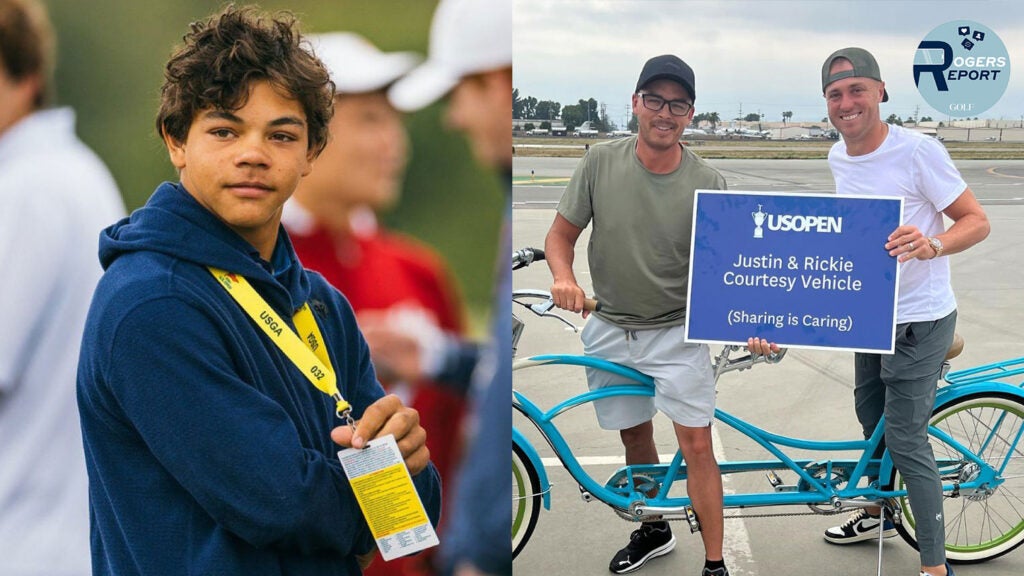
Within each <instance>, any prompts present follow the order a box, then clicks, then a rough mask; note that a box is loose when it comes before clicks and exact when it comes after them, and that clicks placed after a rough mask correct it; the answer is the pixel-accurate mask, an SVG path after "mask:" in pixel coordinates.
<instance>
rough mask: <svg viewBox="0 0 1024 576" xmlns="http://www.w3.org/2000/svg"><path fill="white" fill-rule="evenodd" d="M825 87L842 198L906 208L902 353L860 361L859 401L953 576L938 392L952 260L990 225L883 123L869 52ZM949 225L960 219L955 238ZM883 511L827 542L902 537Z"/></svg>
mask: <svg viewBox="0 0 1024 576" xmlns="http://www.w3.org/2000/svg"><path fill="white" fill-rule="evenodd" d="M821 89H822V92H823V93H824V96H825V101H826V102H827V104H828V116H829V119H830V120H831V121H832V124H833V125H834V126H835V127H836V129H837V130H838V131H839V133H840V134H842V136H843V139H842V140H840V141H839V142H836V144H835V145H834V146H832V150H831V151H829V155H828V163H829V167H830V168H831V169H832V175H833V176H834V177H835V180H836V192H837V193H839V194H858V195H886V196H896V195H898V196H902V197H903V198H904V209H903V224H902V225H900V226H899V227H898V228H896V229H895V230H894V231H893V232H892V234H890V235H889V237H888V238H886V239H885V249H886V250H888V251H889V255H890V256H893V257H895V258H897V259H898V261H899V263H900V266H901V269H900V285H899V299H898V301H897V305H896V344H895V353H893V354H865V353H858V354H856V355H855V357H854V368H855V387H854V399H855V404H856V411H857V419H858V420H859V421H860V423H861V426H862V427H863V430H864V436H865V438H866V437H868V436H870V434H871V432H872V431H873V430H874V429H875V425H876V424H877V423H878V420H879V419H880V418H881V416H882V414H885V445H886V446H887V447H888V449H889V453H890V454H891V455H892V459H893V463H894V464H895V465H896V467H897V468H898V469H899V471H900V474H901V475H902V476H903V478H904V479H905V480H906V485H907V493H908V495H909V498H910V500H911V502H912V503H913V505H914V518H915V520H916V524H915V535H916V537H917V542H918V546H919V549H920V552H921V576H946V574H950V575H952V574H953V570H952V568H950V566H949V564H948V563H946V558H945V541H944V524H943V519H942V513H943V510H942V501H943V497H942V486H941V483H940V480H939V474H938V470H937V467H936V464H935V456H934V454H933V452H932V449H931V445H930V444H929V442H928V419H929V417H930V416H931V407H932V405H933V404H934V402H935V390H936V382H937V381H938V379H939V371H940V369H941V366H942V362H943V359H944V358H945V355H946V352H947V350H948V349H949V347H950V344H951V343H952V340H953V330H954V328H955V326H956V299H955V298H954V296H953V289H952V286H951V285H950V274H949V260H948V259H947V258H944V256H946V255H949V254H955V253H957V252H963V251H964V250H966V249H968V248H970V247H971V246H973V245H975V244H977V243H978V242H980V241H982V240H984V239H985V237H986V236H987V235H988V232H989V223H988V219H987V217H986V216H985V212H984V210H982V208H981V205H980V204H979V203H978V201H977V199H975V197H974V193H973V192H971V189H970V188H969V187H968V186H967V184H966V183H965V182H964V180H963V178H962V177H961V176H960V172H959V171H958V170H957V169H956V167H955V166H954V165H953V162H952V161H951V160H950V158H949V154H948V153H947V152H946V149H945V148H944V147H943V146H942V144H941V143H939V141H938V140H936V139H934V138H931V137H929V136H925V135H923V134H920V133H918V132H914V131H911V130H905V129H904V128H902V127H900V126H894V125H890V124H885V123H884V122H882V120H881V113H880V112H879V104H880V103H882V102H886V101H888V100H889V94H888V93H887V92H886V90H885V83H884V82H883V81H882V76H881V73H880V71H879V68H878V62H876V61H875V58H874V57H873V56H872V55H871V54H870V53H869V52H868V51H866V50H864V49H862V48H843V49H842V50H837V51H836V52H833V53H832V54H831V55H830V56H829V57H828V58H827V59H825V63H824V65H823V66H822V68H821ZM943 215H946V216H948V217H949V219H950V220H952V221H953V225H952V226H950V227H949V229H948V230H947V229H946V228H945V225H944V222H943ZM760 351H762V352H767V348H766V347H765V348H762V349H761V350H760ZM879 512H880V511H879V509H877V508H874V509H861V510H858V511H857V512H855V513H854V514H853V515H852V516H851V517H850V519H849V520H848V521H847V522H846V523H844V524H842V525H840V526H836V527H833V528H829V529H828V530H826V531H825V540H826V541H828V542H831V543H833V544H849V543H852V542H860V541H863V540H870V539H872V538H875V537H877V535H878V523H879V522H880V521H882V522H885V524H886V526H885V527H884V531H883V536H884V537H889V536H894V535H895V534H896V530H895V528H894V527H893V526H892V524H891V522H890V521H889V520H888V519H884V520H880V519H879Z"/></svg>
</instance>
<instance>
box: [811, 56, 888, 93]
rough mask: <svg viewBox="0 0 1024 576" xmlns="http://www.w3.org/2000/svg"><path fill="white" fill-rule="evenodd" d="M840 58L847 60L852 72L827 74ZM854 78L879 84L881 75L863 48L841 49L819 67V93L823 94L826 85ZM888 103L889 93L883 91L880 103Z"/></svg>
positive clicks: (873, 60) (871, 57)
mask: <svg viewBox="0 0 1024 576" xmlns="http://www.w3.org/2000/svg"><path fill="white" fill-rule="evenodd" d="M840 58H843V59H846V60H849V61H850V64H852V65H853V70H843V71H842V72H836V73H835V74H829V73H828V72H829V70H831V69H832V64H833V63H834V62H835V61H836V60H838V59H840ZM854 77H858V78H871V79H872V80H878V81H879V82H881V81H882V73H881V72H880V71H879V70H878V62H876V61H875V57H874V56H872V55H871V53H870V52H868V51H867V50H865V49H863V48H843V49H842V50H836V51H835V52H833V53H832V55H831V56H829V57H828V58H826V59H825V64H824V65H823V66H822V67H821V93H822V94H824V93H825V89H826V88H828V85H829V84H831V83H833V82H835V81H836V80H842V79H843V78H854ZM888 101H889V92H888V91H887V90H885V89H883V90H882V102H888Z"/></svg>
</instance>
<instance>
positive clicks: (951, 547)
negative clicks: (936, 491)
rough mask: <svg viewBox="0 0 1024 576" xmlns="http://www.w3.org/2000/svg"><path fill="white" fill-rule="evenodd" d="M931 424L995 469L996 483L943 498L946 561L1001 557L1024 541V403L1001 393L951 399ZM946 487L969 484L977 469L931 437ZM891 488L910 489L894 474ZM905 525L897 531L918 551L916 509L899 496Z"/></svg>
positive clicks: (964, 561) (937, 408)
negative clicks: (1023, 432) (1023, 433)
mask: <svg viewBox="0 0 1024 576" xmlns="http://www.w3.org/2000/svg"><path fill="white" fill-rule="evenodd" d="M931 425H932V426H934V427H936V428H938V429H939V430H942V431H943V432H944V433H946V434H948V435H949V436H950V437H952V438H953V439H954V440H956V441H957V442H959V443H960V444H962V445H963V446H964V447H965V448H966V449H968V450H970V451H971V452H972V453H974V454H975V455H977V456H978V457H979V459H981V460H982V461H984V462H985V463H986V464H988V465H989V466H991V467H992V468H994V469H995V470H996V471H997V477H996V478H997V479H996V482H995V483H994V485H991V486H984V487H980V488H977V489H974V490H966V489H962V490H960V491H959V494H953V493H951V492H950V491H947V492H946V493H945V494H944V498H943V506H942V507H943V512H942V513H943V517H944V519H945V533H946V557H947V558H948V559H949V561H950V562H954V563H963V564H969V563H976V562H984V561H986V560H991V559H992V558H996V557H998V556H1002V555H1003V554H1006V553H1007V552H1009V551H1011V550H1013V549H1014V548H1016V547H1018V546H1020V545H1021V544H1022V543H1024V446H1022V443H1024V437H1022V428H1024V401H1022V399H1021V398H1020V397H1018V396H1014V395H1010V394H1002V393H985V392H982V393H978V394H974V395H971V396H965V397H962V398H956V399H954V400H950V401H949V402H946V403H944V404H942V405H940V406H938V407H936V408H935V410H934V411H933V413H932V419H931ZM930 440H931V444H932V449H933V451H934V452H935V460H936V462H937V463H938V466H939V474H940V476H941V477H942V483H943V484H944V485H949V484H954V483H963V482H969V481H971V480H973V479H974V478H976V477H977V474H978V465H977V464H975V463H973V462H971V461H970V460H968V459H967V458H965V457H964V456H963V454H962V452H960V451H959V450H957V449H955V448H953V447H952V446H950V445H949V444H948V443H946V442H943V441H941V440H939V439H938V438H935V437H934V436H930ZM891 480H892V486H893V487H895V488H897V489H906V486H905V483H904V479H903V477H902V476H901V474H900V473H899V471H898V470H896V471H895V472H894V474H893V477H892V479H891ZM899 504H900V506H901V507H902V509H903V518H902V522H900V523H897V525H896V528H897V530H898V531H899V533H900V535H901V536H903V539H904V540H906V541H907V542H908V543H910V545H912V546H914V547H915V548H917V538H916V536H915V528H916V526H917V518H916V516H915V514H914V505H913V502H911V501H910V499H909V498H907V497H906V496H904V497H902V498H899Z"/></svg>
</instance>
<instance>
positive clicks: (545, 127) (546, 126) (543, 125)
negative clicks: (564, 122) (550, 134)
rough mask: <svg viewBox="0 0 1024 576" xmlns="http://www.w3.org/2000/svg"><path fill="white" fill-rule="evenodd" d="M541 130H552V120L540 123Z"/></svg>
mask: <svg viewBox="0 0 1024 576" xmlns="http://www.w3.org/2000/svg"><path fill="white" fill-rule="evenodd" d="M540 127H541V130H551V122H548V121H547V120H545V121H543V122H541V123H540Z"/></svg>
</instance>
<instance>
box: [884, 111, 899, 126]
mask: <svg viewBox="0 0 1024 576" xmlns="http://www.w3.org/2000/svg"><path fill="white" fill-rule="evenodd" d="M885 123H886V124H895V125H897V126H903V121H902V120H900V117H899V116H897V115H895V114H889V117H888V118H886V119H885Z"/></svg>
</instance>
